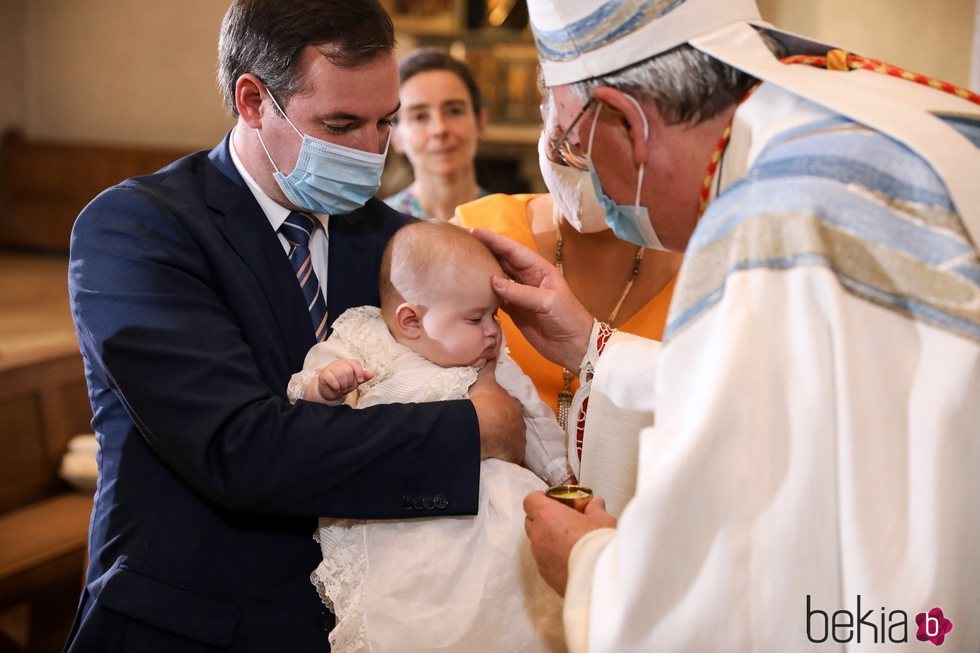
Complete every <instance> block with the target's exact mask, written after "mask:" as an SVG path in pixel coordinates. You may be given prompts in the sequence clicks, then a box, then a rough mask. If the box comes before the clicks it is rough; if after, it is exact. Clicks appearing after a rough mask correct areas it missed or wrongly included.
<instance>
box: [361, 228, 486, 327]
mask: <svg viewBox="0 0 980 653" xmlns="http://www.w3.org/2000/svg"><path fill="white" fill-rule="evenodd" d="M481 262H484V263H486V264H489V265H492V266H494V267H497V266H498V263H497V260H496V259H495V258H494V257H493V254H491V253H490V250H489V249H487V248H486V246H485V245H484V244H483V243H481V242H480V241H479V240H477V239H476V238H475V237H474V236H473V234H471V233H470V232H469V231H467V230H466V229H464V228H462V227H458V226H456V225H454V224H450V223H448V222H426V221H419V222H413V223H411V224H408V225H406V226H404V227H402V228H401V229H399V230H398V231H397V232H395V235H394V236H392V237H391V240H389V241H388V245H387V246H386V247H385V249H384V253H383V254H382V255H381V270H380V272H379V275H378V290H379V292H380V294H381V307H382V308H386V307H394V306H396V305H398V304H400V303H401V302H403V301H409V302H421V301H422V300H423V298H424V297H425V295H426V292H427V290H428V289H430V288H432V287H433V286H434V285H435V284H437V283H438V282H439V281H441V280H442V279H443V275H445V274H446V273H447V272H448V273H449V274H452V271H453V270H457V269H460V268H462V267H464V266H473V265H477V264H479V263H481ZM498 269H499V268H498ZM396 284H397V285H398V286H400V287H396Z"/></svg>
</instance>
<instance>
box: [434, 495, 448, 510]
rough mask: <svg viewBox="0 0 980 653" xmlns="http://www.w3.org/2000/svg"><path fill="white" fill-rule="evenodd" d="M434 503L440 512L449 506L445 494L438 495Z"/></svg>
mask: <svg viewBox="0 0 980 653" xmlns="http://www.w3.org/2000/svg"><path fill="white" fill-rule="evenodd" d="M432 502H433V503H434V504H435V505H436V508H438V509H439V510H445V509H446V506H448V505H449V499H447V498H446V495H444V494H437V495H436V496H435V498H434V499H433V500H432Z"/></svg>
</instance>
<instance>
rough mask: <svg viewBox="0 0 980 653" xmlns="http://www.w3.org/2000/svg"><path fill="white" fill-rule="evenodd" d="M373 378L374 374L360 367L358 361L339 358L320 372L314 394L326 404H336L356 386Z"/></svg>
mask: <svg viewBox="0 0 980 653" xmlns="http://www.w3.org/2000/svg"><path fill="white" fill-rule="evenodd" d="M373 378H374V372H372V371H371V370H366V369H364V368H363V367H361V363H360V362H359V361H356V360H353V359H349V358H340V359H338V360H335V361H333V362H332V363H330V364H329V365H327V366H326V367H324V368H323V369H322V370H320V375H319V376H318V377H317V380H316V392H317V394H318V395H319V396H320V398H322V399H323V400H324V401H326V402H327V403H331V404H337V403H340V402H342V401H343V400H344V397H346V396H347V395H348V394H350V393H351V392H353V391H354V390H355V389H357V386H359V385H361V384H362V383H364V382H365V381H369V380H371V379H373Z"/></svg>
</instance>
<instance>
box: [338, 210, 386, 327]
mask: <svg viewBox="0 0 980 653" xmlns="http://www.w3.org/2000/svg"><path fill="white" fill-rule="evenodd" d="M365 210H366V209H364V208H361V209H358V210H357V211H354V212H353V213H349V214H346V215H337V216H330V257H329V260H328V263H327V268H328V269H327V311H328V312H329V314H330V318H329V322H330V325H331V328H332V326H333V321H334V320H335V319H337V318H338V317H340V314H341V313H343V312H344V311H346V310H347V309H348V308H351V307H354V306H363V305H365V304H373V305H375V306H377V305H378V303H379V297H378V268H379V266H380V263H381V260H380V249H379V248H367V247H365V244H366V243H369V242H370V239H369V238H368V237H366V235H365V234H364V233H362V232H363V230H364V220H362V219H361V217H362V216H360V215H359V214H360V213H361V212H362V211H365Z"/></svg>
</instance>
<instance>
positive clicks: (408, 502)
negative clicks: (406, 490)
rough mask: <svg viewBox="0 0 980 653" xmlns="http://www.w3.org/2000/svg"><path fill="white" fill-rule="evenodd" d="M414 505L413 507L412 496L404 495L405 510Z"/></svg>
mask: <svg viewBox="0 0 980 653" xmlns="http://www.w3.org/2000/svg"><path fill="white" fill-rule="evenodd" d="M412 507H413V506H412V497H410V496H407V495H405V496H402V508H404V509H405V510H411V509H412Z"/></svg>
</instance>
